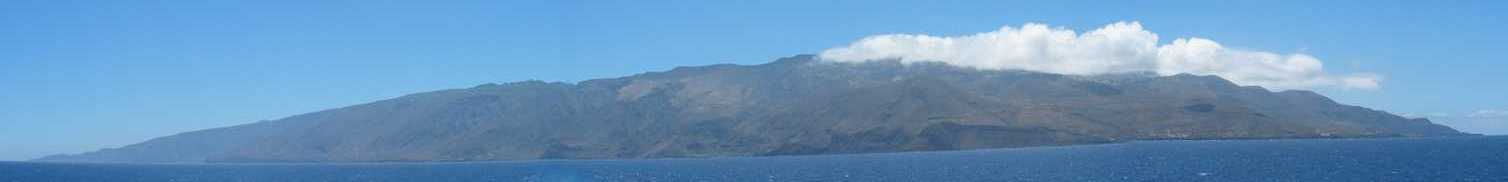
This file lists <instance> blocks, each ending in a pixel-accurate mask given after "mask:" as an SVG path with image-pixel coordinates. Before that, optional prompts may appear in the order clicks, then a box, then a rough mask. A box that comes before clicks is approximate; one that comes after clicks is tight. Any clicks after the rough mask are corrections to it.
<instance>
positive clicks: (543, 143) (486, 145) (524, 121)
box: [39, 56, 1464, 162]
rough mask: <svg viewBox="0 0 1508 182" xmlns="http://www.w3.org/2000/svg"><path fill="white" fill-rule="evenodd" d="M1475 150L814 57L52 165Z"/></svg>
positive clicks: (399, 101) (196, 138)
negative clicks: (1385, 146) (1219, 143)
mask: <svg viewBox="0 0 1508 182" xmlns="http://www.w3.org/2000/svg"><path fill="white" fill-rule="evenodd" d="M1453 135H1464V134H1463V133H1460V132H1457V131H1456V130H1454V129H1451V128H1448V127H1445V126H1441V125H1436V124H1433V123H1430V122H1429V121H1428V120H1423V119H1406V118H1403V117H1399V116H1396V115H1392V114H1388V113H1386V112H1381V111H1375V110H1371V109H1366V108H1362V107H1356V106H1349V105H1342V104H1338V103H1335V102H1334V101H1331V100H1329V99H1328V98H1325V97H1324V96H1321V95H1318V94H1315V93H1313V92H1308V91H1284V92H1269V91H1267V90H1266V89H1262V88H1259V87H1242V86H1237V85H1235V84H1232V83H1231V82H1229V81H1226V80H1224V79H1221V78H1218V77H1214V76H1194V75H1175V76H1155V75H1147V74H1124V75H1102V76H1067V75H1057V74H1046V73H1035V72H1024V71H988V70H975V69H969V68H960V67H954V66H948V65H942V64H926V63H918V64H909V65H907V64H901V63H898V62H895V61H873V62H866V63H833V62H825V61H819V60H817V58H814V57H812V56H796V57H790V58H783V59H780V60H777V61H775V62H773V63H768V64H762V65H751V66H740V65H712V66H700V67H682V68H676V69H674V70H671V71H666V72H653V73H645V74H639V75H633V76H628V77H621V78H613V79H598V80H589V81H583V82H580V83H576V84H566V83H546V82H539V81H528V82H517V83H508V84H500V85H499V84H488V85H481V86H477V87H474V88H467V89H454V90H443V91H436V92H428V93H420V94H413V95H408V96H403V97H399V98H394V99H389V100H383V101H377V102H373V103H368V104H362V105H356V106H350V107H345V108H339V109H332V110H327V111H321V112H315V113H309V114H304V115H298V116H293V117H289V118H284V119H280V120H275V121H265V122H258V123H254V124H248V125H242V126H234V127H227V128H220V129H212V130H205V131H196V132H190V133H184V134H179V135H174V136H169V137H163V138H158V139H154V140H151V141H147V142H144V143H141V144H136V145H131V146H127V147H123V148H120V149H107V150H101V151H97V152H90V153H85V154H79V155H58V156H50V157H46V158H42V159H39V160H41V161H90V162H202V161H209V162H358V161H468V160H517V159H621V158H660V157H700V156H751V155H800V154H834V153H867V152H894V151H923V150H955V149H977V148H998V147H1024V146H1043V145H1068V144H1086V143H1104V142H1116V141H1125V140H1147V139H1230V138H1313V137H1391V136H1453Z"/></svg>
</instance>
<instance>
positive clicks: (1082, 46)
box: [821, 22, 1382, 89]
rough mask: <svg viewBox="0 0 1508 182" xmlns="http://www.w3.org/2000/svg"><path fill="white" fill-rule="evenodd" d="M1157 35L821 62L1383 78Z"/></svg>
mask: <svg viewBox="0 0 1508 182" xmlns="http://www.w3.org/2000/svg"><path fill="white" fill-rule="evenodd" d="M1157 43H1158V37H1157V34H1155V33H1152V32H1149V31H1146V30H1143V29H1142V26H1141V24H1140V23H1138V22H1118V23H1114V24H1110V25H1106V26H1105V27H1101V28H1099V29H1095V30H1092V31H1089V32H1085V33H1083V34H1079V33H1076V32H1074V31H1073V30H1068V29H1065V28H1061V27H1057V28H1053V27H1048V26H1047V25H1043V24H1026V25H1023V26H1021V28H1013V27H1009V26H1006V27H1001V28H1000V30H996V31H993V32H984V33H978V34H974V35H966V36H956V37H938V36H930V35H919V34H889V35H877V36H871V37H867V38H864V39H861V40H859V41H857V42H854V43H852V44H850V45H848V46H846V47H838V48H832V49H828V50H826V51H823V52H822V54H821V57H822V58H823V59H824V60H829V61H839V62H862V61H869V60H880V59H900V60H901V61H902V62H907V63H911V62H923V61H937V62H945V63H948V64H952V65H957V66H965V67H974V68H980V69H1011V70H1029V71H1040V72H1048V73H1058V74H1072V75H1094V74H1106V73H1128V72H1155V73H1158V74H1162V75H1174V74H1180V73H1190V74H1196V75H1218V76H1220V77H1224V78H1226V79H1229V80H1231V81H1232V82H1235V83H1237V84H1241V85H1258V86H1263V87H1267V88H1273V89H1309V88H1314V87H1321V86H1340V87H1342V88H1355V89H1377V88H1378V83H1379V82H1381V80H1382V76H1381V75H1377V74H1371V73H1358V74H1350V75H1343V76H1336V75H1330V74H1328V73H1326V72H1325V71H1324V66H1323V63H1321V62H1320V60H1319V59H1317V58H1314V57H1313V56H1309V55H1305V54H1288V55H1282V54H1276V53H1269V52H1261V51H1248V50H1237V49H1231V48H1226V47H1224V46H1222V45H1220V44H1219V43H1216V42H1215V41H1212V40H1208V39H1202V38H1180V39H1176V40H1173V41H1172V43H1170V44H1166V45H1157Z"/></svg>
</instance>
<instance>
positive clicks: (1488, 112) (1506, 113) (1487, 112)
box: [1466, 109, 1508, 118]
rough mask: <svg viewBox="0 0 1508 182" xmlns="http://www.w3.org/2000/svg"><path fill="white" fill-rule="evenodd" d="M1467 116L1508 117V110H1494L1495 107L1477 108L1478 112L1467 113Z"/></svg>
mask: <svg viewBox="0 0 1508 182" xmlns="http://www.w3.org/2000/svg"><path fill="white" fill-rule="evenodd" d="M1466 117H1473V118H1501V117H1508V110H1493V109H1484V110H1477V111H1476V112H1472V113H1471V114H1467V115H1466Z"/></svg>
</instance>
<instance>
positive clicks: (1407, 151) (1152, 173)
mask: <svg viewBox="0 0 1508 182" xmlns="http://www.w3.org/2000/svg"><path fill="white" fill-rule="evenodd" d="M0 181H1508V137H1505V136H1489V137H1449V138H1396V139H1302V140H1241V141H1141V142H1129V143H1119V144H1104V145H1082V146H1064V147H1038V148H1018V149H991V150H973V151H949V152H913V153H891V154H855V155H826V156H791V157H733V158H706V159H664V160H584V161H511V162H466V163H364V164H61V163H26V162H3V163H0Z"/></svg>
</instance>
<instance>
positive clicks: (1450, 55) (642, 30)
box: [0, 0, 1508, 160]
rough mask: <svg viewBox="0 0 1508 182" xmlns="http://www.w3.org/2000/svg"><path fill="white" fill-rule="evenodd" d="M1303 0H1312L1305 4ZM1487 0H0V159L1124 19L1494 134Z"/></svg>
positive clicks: (1352, 94)
mask: <svg viewBox="0 0 1508 182" xmlns="http://www.w3.org/2000/svg"><path fill="white" fill-rule="evenodd" d="M1316 3H1318V4H1316ZM1504 9H1508V6H1505V4H1504V3H1501V2H1500V1H1441V2H1435V1H1428V2H1427V1H1323V2H1310V1H1236V2H1202V1H1148V2H1140V1H1117V2H1094V1H1069V2H1053V3H1044V2H1026V1H1022V2H1016V1H978V2H974V1H935V2H890V1H822V2H806V1H786V2H779V1H760V2H703V1H671V2H641V1H604V2H583V1H550V2H544V3H529V2H498V1H465V2H461V1H453V2H419V1H355V0H349V1H347V0H329V1H279V0H269V1H225V0H207V1H58V0H10V1H5V2H0V148H3V149H4V150H0V160H25V159H30V158H35V157H40V156H42V155H47V154H55V153H76V152H83V151H89V150H94V149H98V148H104V147H118V146H122V145H126V144H131V143H136V142H140V141H144V140H147V139H150V138H153V137H159V136H166V135H171V134H175V133H179V132H185V131H192V130H198V129H206V128H214V127H222V126H230V125H236V124H244V123H250V122H255V121H259V120H272V119H278V118H281V117H285V116H289V115H294V114H300V113H306V112H312V111H318V110H322V109H329V108H335V107H340V106H346V105H353V104H360V103H365V102H370V101H375V100H380V99H386V98H392V97H397V96H401V95H403V94H409V93H416V92H423V91H432V90H439V89H447V88H463V87H470V86H474V85H479V84H483V83H494V82H512V81H521V80H529V79H538V80H548V81H580V80H584V79H591V78H606V77H616V76H624V75H630V74H634V73H639V72H646V71H659V70H667V69H670V68H673V67H675V66H685V65H706V64H717V63H737V64H759V63H764V62H768V61H771V60H773V59H774V58H778V57H785V56H791V55H796V54H815V53H819V52H821V51H823V50H825V49H828V48H833V47H839V46H844V45H847V44H849V43H850V42H853V41H855V40H857V39H860V38H863V37H866V36H870V35H876V34H888V33H918V34H931V35H944V36H947V35H967V34H972V33H977V32H988V31H994V30H996V29H999V28H1000V27H1001V26H1020V25H1022V24H1025V23H1031V22H1036V23H1044V24H1049V25H1052V26H1061V27H1066V28H1069V29H1074V30H1078V31H1081V32H1082V31H1087V30H1090V29H1095V28H1099V27H1101V26H1104V25H1106V24H1110V23H1114V22H1119V21H1139V22H1141V23H1142V25H1143V26H1145V29H1147V30H1149V31H1152V32H1156V33H1157V34H1158V35H1159V36H1160V37H1162V39H1161V41H1163V42H1164V43H1166V42H1167V41H1171V40H1172V39H1174V38H1183V37H1201V38H1208V39H1213V40H1217V41H1219V42H1220V43H1221V44H1223V45H1225V46H1227V47H1235V48H1240V49H1252V50H1262V51H1269V52H1277V53H1285V54H1288V53H1301V54H1308V55H1312V56H1314V57H1317V58H1319V59H1320V60H1324V62H1325V66H1326V67H1325V68H1326V70H1327V71H1333V72H1371V73H1377V74H1380V75H1383V76H1385V78H1386V79H1385V81H1383V82H1382V86H1381V88H1380V89H1377V90H1348V89H1324V88H1322V89H1320V90H1318V91H1319V92H1321V93H1323V94H1325V95H1327V96H1331V97H1332V98H1334V99H1336V100H1338V101H1340V102H1343V103H1348V104H1354V105H1360V106H1366V107H1371V108H1375V109H1381V110H1386V111H1389V112H1393V113H1399V114H1409V115H1411V116H1415V117H1430V118H1435V120H1437V122H1442V123H1447V124H1450V125H1451V126H1455V127H1457V128H1459V129H1462V130H1466V131H1472V132H1481V133H1491V134H1508V119H1503V118H1508V116H1504V115H1505V114H1504V112H1500V111H1504V110H1508V97H1505V96H1504V95H1503V93H1508V84H1504V83H1508V71H1504V69H1508V60H1505V59H1508V54H1504V53H1508V47H1505V46H1504V42H1508V36H1505V35H1508V34H1505V33H1508V31H1505V30H1508V27H1505V25H1508V24H1505V23H1508V22H1505V19H1504V18H1508V17H1505V15H1504V13H1500V11H1501V10H1504Z"/></svg>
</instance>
